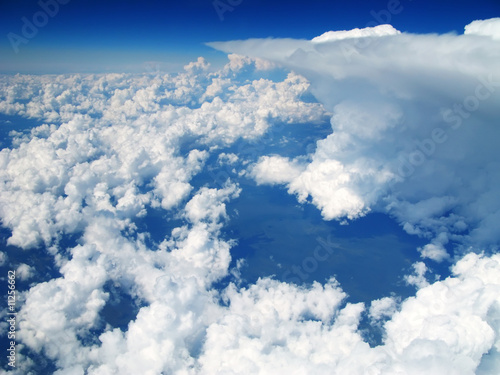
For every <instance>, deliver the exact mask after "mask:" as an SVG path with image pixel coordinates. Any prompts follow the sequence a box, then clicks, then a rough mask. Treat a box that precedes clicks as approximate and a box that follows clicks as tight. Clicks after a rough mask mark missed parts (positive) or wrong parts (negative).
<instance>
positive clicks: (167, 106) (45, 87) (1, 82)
mask: <svg viewBox="0 0 500 375" xmlns="http://www.w3.org/2000/svg"><path fill="white" fill-rule="evenodd" d="M480 29H481V28H480ZM487 29H488V30H490V28H489V27H488V28H487ZM387 30H388V31H387ZM387 30H386V31H383V32H373V33H372V32H362V33H361V34H360V33H359V32H356V33H351V34H350V36H349V37H347V38H344V39H341V40H335V37H331V34H329V35H330V36H329V38H328V40H324V41H322V42H321V43H316V42H314V43H313V42H309V41H303V40H302V41H295V40H291V39H288V40H251V41H240V42H228V43H226V44H220V43H219V44H216V46H217V47H218V48H221V49H224V50H226V51H229V50H231V51H232V50H234V51H235V52H238V53H240V54H241V55H230V56H229V60H230V61H229V63H228V64H227V65H226V66H225V67H223V68H222V69H221V70H219V71H216V72H211V71H210V69H209V67H208V65H207V63H206V62H205V61H204V60H203V59H199V60H198V61H196V62H193V63H191V64H189V65H187V66H186V67H185V70H184V72H182V73H179V74H178V75H162V74H160V73H155V74H152V75H128V74H103V75H69V76H68V75H67V76H21V75H18V76H13V77H7V76H4V77H0V112H1V113H3V114H5V115H9V116H21V117H24V118H32V119H36V120H37V121H39V122H40V126H38V127H36V128H34V129H31V131H29V132H24V133H23V132H13V133H12V136H13V140H12V143H13V145H12V147H10V148H4V149H3V150H2V151H1V152H0V166H1V169H0V179H1V182H2V183H1V185H0V190H1V192H0V193H1V194H0V217H1V220H2V225H4V226H5V227H7V228H8V229H10V231H11V237H10V238H9V240H8V241H9V244H11V245H14V246H17V247H19V248H22V249H24V250H25V251H27V252H32V253H36V252H37V251H46V252H47V253H48V254H50V256H51V257H52V258H53V260H54V264H55V266H56V267H57V270H58V271H59V273H60V274H59V275H58V276H57V277H53V278H52V279H49V280H47V281H45V282H37V281H36V277H37V273H38V270H37V269H34V268H30V267H29V266H28V265H24V266H21V267H20V269H21V270H23V271H22V272H20V274H22V275H23V276H22V277H23V278H26V279H27V280H31V281H32V284H31V285H30V286H29V288H27V290H26V291H24V292H23V299H22V300H23V304H22V306H19V309H20V311H19V315H18V319H19V332H18V339H19V342H20V343H22V344H23V345H24V346H25V347H26V348H28V349H29V350H30V351H31V353H38V354H41V355H42V356H45V357H47V358H48V359H49V360H50V361H53V363H54V366H55V367H56V369H57V370H56V374H59V375H62V374H83V373H88V374H94V375H98V374H99V375H103V374H121V375H126V374H131V375H132V374H133V375H135V374H139V373H141V374H161V373H171V374H249V373H250V374H269V373H273V374H289V373H300V374H332V373H334V374H335V373H338V374H391V373H402V374H420V373H428V374H442V373H453V374H489V373H494V372H495V371H496V370H498V363H499V355H498V351H497V349H496V348H498V347H499V345H500V327H499V325H498V319H497V316H498V312H499V311H498V309H499V306H500V298H499V296H500V294H499V290H500V278H499V275H500V258H499V255H498V254H492V253H488V254H480V252H481V250H483V249H494V248H495V246H496V244H498V237H497V236H498V235H497V232H496V231H494V228H495V227H494V224H495V219H496V217H497V216H498V212H499V211H500V210H499V207H498V200H497V199H496V197H497V196H498V194H497V193H498V188H497V186H498V184H497V182H498V181H497V180H498V177H499V174H498V168H496V166H497V162H496V161H495V160H496V158H495V156H496V155H498V153H497V151H496V148H495V147H493V146H494V143H495V142H494V140H495V139H496V136H497V135H498V129H496V127H495V126H494V120H495V119H498V113H497V111H496V106H495V102H497V101H498V100H497V99H498V95H499V94H498V92H497V86H496V84H497V82H498V81H499V78H500V77H498V73H496V72H495V71H494V70H492V69H491V67H492V66H493V64H494V62H495V61H498V60H497V57H498V54H499V47H498V43H497V42H495V41H494V39H493V38H491V37H490V36H487V35H486V36H485V35H479V34H481V33H480V32H476V33H475V34H476V35H465V36H455V35H442V36H438V35H430V36H429V35H427V36H426V35H409V34H404V33H403V34H398V33H396V32H393V31H392V30H389V29H387ZM482 34H484V33H482ZM334 35H337V34H334ZM342 35H344V34H342ZM356 38H364V39H366V42H364V43H363V44H362V45H363V46H364V47H363V48H360V45H361V44H359V43H354V42H353V40H354V39H356ZM342 43H348V44H342ZM495 43H496V44H495ZM250 47H251V48H250ZM351 47H353V48H354V47H356V48H357V49H358V50H357V51H356V52H352V49H350V48H351ZM346 51H347V52H350V53H351V54H349V55H347V56H348V58H350V59H351V61H349V60H348V58H346V55H345V54H346V53H347V52H346ZM409 51H412V53H411V54H410V53H409ZM242 55H253V56H255V57H259V58H263V59H268V60H271V61H273V62H275V63H276V64H281V65H284V66H286V67H288V68H290V69H292V70H293V71H294V73H288V74H287V76H286V78H284V79H281V80H274V81H273V80H270V79H264V78H261V77H259V76H258V75H259V74H260V73H261V72H262V71H263V70H270V69H276V66H275V65H273V64H271V63H269V62H267V61H265V60H262V59H254V58H248V57H244V56H242ZM455 62H456V63H455ZM249 71H250V72H251V79H248V75H246V76H244V77H243V72H245V74H248V72H249ZM299 74H300V75H299ZM304 76H305V77H307V80H306V78H304ZM478 87H480V88H479V89H478ZM490 89H491V90H490ZM308 92H313V93H314V95H315V96H316V98H318V100H319V101H321V103H322V104H319V103H312V102H310V101H308V102H306V101H304V100H303V97H304V96H305V95H306V94H307V93H308ZM488 93H489V95H488ZM477 94H479V95H477ZM486 95H488V97H487V98H486ZM469 97H471V98H472V97H475V98H476V100H477V105H476V101H475V100H474V99H470V98H469ZM481 98H484V99H481ZM460 106H461V107H460ZM476 107H477V108H476ZM449 111H452V112H451V113H450V112H449ZM327 114H330V115H331V121H330V123H331V126H332V133H331V134H330V135H328V136H326V137H325V138H324V139H321V140H319V141H318V142H317V144H316V148H315V150H314V151H313V152H312V153H311V154H309V155H303V156H301V157H297V158H290V157H287V156H286V155H285V156H283V155H280V156H277V155H274V154H269V155H268V154H262V155H258V156H259V157H258V160H257V162H256V163H253V164H252V162H253V161H254V160H253V159H251V158H248V159H247V158H246V154H238V155H237V154H235V153H233V151H234V150H231V149H230V147H231V146H232V145H234V144H236V143H237V142H238V140H241V139H243V140H248V141H254V142H258V141H259V140H262V139H263V137H265V136H266V134H267V133H266V132H268V131H270V129H272V128H273V126H275V123H284V124H285V126H286V124H296V123H300V124H304V126H307V124H311V123H317V122H321V121H323V120H324V118H325V116H326V115H327ZM447 119H448V120H447ZM438 128H439V129H442V132H439V130H436V129H438ZM443 132H444V133H443ZM444 138H447V139H446V140H445V141H442V142H441V140H443V139H444ZM429 139H430V140H431V141H432V142H434V145H433V146H432V147H433V149H432V152H431V151H430V150H431V145H430V141H429ZM255 150H261V149H259V148H257V147H256V148H255ZM416 151H419V152H420V153H421V154H422V155H423V156H424V157H425V160H424V161H423V162H422V163H420V164H418V163H417V164H418V165H414V164H415V163H413V164H412V163H411V160H410V158H412V157H413V158H416V156H412V155H413V153H415V152H416ZM256 152H257V151H256ZM415 155H416V154H415ZM418 155H420V154H418ZM211 158H213V159H215V160H217V163H218V165H221V166H222V165H226V166H229V167H230V168H232V169H234V170H236V169H237V168H239V171H238V170H236V173H234V174H232V175H231V176H232V177H231V178H228V179H224V181H215V180H214V181H209V182H208V183H205V184H203V185H202V186H199V185H198V184H196V183H195V182H194V181H195V179H196V177H197V176H199V175H201V174H203V173H204V172H205V171H206V169H207V164H208V163H209V162H210V160H211ZM401 158H402V159H401ZM405 158H406V159H405ZM401 160H403V161H405V162H407V163H409V165H410V166H412V167H413V170H412V172H411V173H410V172H407V171H406V170H405V171H406V173H400V174H398V170H399V169H401V168H403V167H402V164H401V163H403V162H402V161H401ZM412 160H413V159H412ZM245 174H246V175H248V176H251V177H253V178H254V179H255V180H256V181H257V183H259V184H283V185H286V186H287V188H288V190H289V192H290V193H292V194H296V195H297V197H298V200H299V201H300V202H306V201H309V200H310V201H311V202H312V203H313V204H314V205H316V206H317V207H318V209H319V210H321V212H322V214H323V216H324V218H325V219H328V220H330V219H340V220H344V219H345V218H347V219H352V220H354V219H356V218H358V217H360V216H362V215H366V214H367V213H368V212H370V211H382V212H388V213H389V214H391V215H392V216H393V217H395V218H396V219H397V220H398V221H399V222H400V223H401V224H402V225H403V226H404V228H405V230H406V231H407V232H408V233H412V234H416V235H420V236H424V237H427V238H429V244H428V245H427V246H425V247H423V248H422V249H420V251H421V253H422V256H423V257H424V258H430V259H433V260H435V261H443V260H445V259H448V260H450V261H452V263H453V266H452V269H451V275H450V276H449V277H448V278H445V279H443V280H427V279H426V278H425V273H426V271H427V268H426V265H425V264H424V263H423V262H420V263H416V264H415V265H414V270H415V274H414V275H407V277H406V281H407V282H408V283H409V284H413V285H416V286H417V288H418V291H417V293H416V294H415V295H414V296H411V297H409V298H406V299H401V298H399V297H398V296H390V297H389V296H388V297H384V298H382V299H380V300H374V301H369V302H366V303H351V302H350V301H349V296H348V295H347V294H346V293H345V292H344V291H343V289H342V285H340V284H339V283H338V281H337V280H336V279H335V278H334V277H331V278H330V279H329V280H326V281H325V282H324V283H319V282H314V283H312V284H304V285H296V284H293V283H287V282H282V281H278V280H275V279H274V278H273V277H271V276H269V277H264V278H261V279H259V280H258V281H257V282H256V283H254V284H249V285H246V286H241V283H240V282H239V281H241V280H238V269H237V267H238V266H236V269H234V268H232V267H231V248H232V247H233V246H234V245H235V241H237V240H238V238H228V236H227V233H223V231H224V228H225V226H226V225H227V222H228V221H230V220H231V214H232V213H230V212H228V209H227V204H228V202H230V201H231V200H234V199H237V198H238V196H239V195H240V194H242V189H243V188H242V186H240V184H239V182H238V179H237V178H236V177H238V176H239V175H245ZM152 211H156V212H160V213H161V214H162V215H165V216H164V217H169V218H170V219H172V220H174V219H175V220H174V221H173V222H174V224H172V225H171V227H167V225H166V224H165V223H163V222H160V223H159V224H161V225H163V224H165V227H166V228H164V231H165V233H164V236H163V237H162V238H161V239H160V240H159V241H151V238H150V237H151V233H149V232H148V230H147V229H148V228H147V226H146V227H142V226H140V221H141V220H143V219H145V218H147V217H148V215H149V214H150V213H151V212H152ZM68 236H76V237H77V238H78V240H77V242H76V243H75V244H71V245H68V243H67V242H65V239H67V237H68ZM450 242H453V243H454V244H459V245H460V246H462V248H463V249H465V248H466V246H471V249H470V250H472V251H469V252H468V253H467V254H465V255H464V256H463V257H461V258H460V259H459V258H458V257H457V259H453V258H452V257H450V256H449V254H447V252H446V245H447V244H448V243H450ZM464 253H465V250H464ZM0 254H1V259H2V260H3V261H4V262H7V261H8V260H7V256H6V255H5V254H4V253H0ZM424 260H425V261H427V260H426V259H424ZM353 266H355V265H353ZM231 275H232V278H230V276H231ZM228 277H229V280H230V281H229V282H228V283H226V284H225V285H224V286H223V287H220V286H219V287H218V286H217V283H218V282H220V281H221V280H223V279H224V278H228ZM110 284H112V286H113V287H112V288H110V287H109V285H110ZM117 290H118V291H120V293H123V294H126V295H128V296H129V298H130V299H131V300H132V301H133V302H134V303H135V308H136V309H135V310H134V311H137V313H136V314H135V313H134V314H135V315H134V316H133V318H132V319H131V320H130V321H129V322H128V324H126V325H123V326H121V327H118V326H113V325H112V324H110V322H108V321H106V318H105V316H104V314H103V313H102V312H103V310H104V308H105V306H106V305H107V304H108V303H109V301H110V300H111V299H112V298H118V299H119V298H120V296H116V295H115V296H112V295H111V294H112V293H116V292H115V291H117ZM364 318H369V319H370V321H371V322H372V324H373V325H376V326H377V327H381V329H382V332H383V338H382V343H381V345H378V346H373V345H372V346H370V344H369V343H368V342H367V340H366V339H365V338H364V335H363V331H362V329H361V328H360V322H361V321H362V319H364ZM18 360H19V368H17V369H16V370H14V371H10V372H9V373H13V374H21V373H28V372H29V371H36V367H35V365H32V363H33V361H32V360H30V358H29V352H27V351H25V350H23V349H22V348H21V349H20V352H19V358H18Z"/></svg>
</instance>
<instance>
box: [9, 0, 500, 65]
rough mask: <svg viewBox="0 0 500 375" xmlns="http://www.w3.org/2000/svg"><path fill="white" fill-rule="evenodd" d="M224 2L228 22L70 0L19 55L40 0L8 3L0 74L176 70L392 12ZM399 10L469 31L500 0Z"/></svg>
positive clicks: (163, 4) (206, 15)
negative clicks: (233, 48) (239, 42)
mask: <svg viewBox="0 0 500 375" xmlns="http://www.w3.org/2000/svg"><path fill="white" fill-rule="evenodd" d="M42 1H44V0H42ZM46 1H47V0H46ZM48 1H49V2H51V1H52V0H48ZM54 1H55V0H54ZM61 1H63V0H61ZM64 1H67V0H64ZM218 1H219V4H221V3H222V4H228V5H229V4H231V3H232V4H239V5H234V6H231V7H232V8H233V10H232V11H226V12H224V14H223V18H224V19H223V20H221V18H220V17H219V15H218V13H217V11H216V10H215V7H214V4H213V3H214V1H213V0H185V1H181V0H178V1H166V0H146V1H141V2H139V1H131V0H120V1H115V0H109V1H97V0H69V1H68V3H67V4H65V5H60V6H59V8H60V9H59V11H58V13H57V14H56V15H55V16H54V17H50V18H49V20H48V22H47V24H46V25H45V26H43V27H40V28H39V29H38V32H37V33H36V35H35V36H34V37H31V38H27V40H28V43H26V44H20V45H19V52H18V53H17V54H16V53H15V52H14V50H13V48H12V46H11V43H10V42H9V39H8V37H7V35H8V33H9V32H13V33H15V34H17V35H19V36H23V34H22V26H23V21H22V17H26V18H27V19H28V20H30V21H32V20H33V16H34V15H35V14H37V12H39V11H40V10H41V8H40V5H38V1H34V0H3V1H2V2H1V4H0V35H1V38H0V56H1V59H0V72H3V73H16V72H23V73H24V72H31V73H43V72H50V73H63V72H99V71H144V70H147V67H146V65H145V62H147V61H155V62H161V67H160V69H161V70H166V71H175V70H177V69H179V67H180V66H182V65H184V64H185V63H186V62H189V61H192V60H194V59H196V57H197V56H200V55H203V56H205V57H206V58H207V59H208V60H209V61H213V62H215V63H217V62H220V61H222V59H223V55H222V54H220V53H219V52H215V51H212V50H211V49H210V48H208V47H206V46H205V45H204V43H205V42H208V41H215V40H231V39H245V38H252V37H293V38H312V37H314V36H317V35H320V34H322V33H323V32H325V31H328V30H342V29H352V28H355V27H360V28H361V27H365V26H367V24H369V23H370V22H373V23H381V22H380V20H377V19H376V18H375V17H374V16H373V13H372V11H374V12H376V13H379V12H380V11H386V10H387V9H388V1H387V0H385V1H367V0H365V1H361V0H354V1H347V0H342V1H339V0H338V1H335V0H329V1H325V0H310V1H308V2H305V1H295V0H287V1H273V0H218ZM393 1H397V0H393ZM396 9H398V10H401V11H400V12H398V14H393V15H391V19H390V20H389V22H388V23H390V24H392V25H393V26H394V27H396V28H397V29H399V30H401V31H407V32H416V33H429V32H437V33H443V32H457V33H462V31H463V27H464V25H466V24H467V23H469V22H471V21H473V20H475V19H484V18H491V17H495V16H497V17H498V16H500V1H498V0H476V1H459V0H458V1H457V0H440V1H437V0H432V1H429V0H400V7H397V8H396ZM387 14H388V13H387V12H386V15H387ZM42 21H43V20H42Z"/></svg>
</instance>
